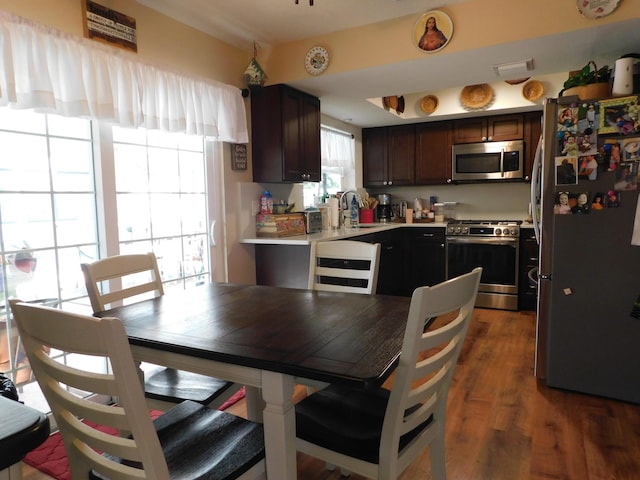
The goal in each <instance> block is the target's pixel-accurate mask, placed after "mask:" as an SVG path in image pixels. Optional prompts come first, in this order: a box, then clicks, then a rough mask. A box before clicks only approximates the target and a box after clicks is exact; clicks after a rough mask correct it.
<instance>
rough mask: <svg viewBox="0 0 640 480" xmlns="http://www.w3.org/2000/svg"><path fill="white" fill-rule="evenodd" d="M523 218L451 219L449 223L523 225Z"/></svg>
mask: <svg viewBox="0 0 640 480" xmlns="http://www.w3.org/2000/svg"><path fill="white" fill-rule="evenodd" d="M521 224H522V220H449V221H448V222H447V225H521Z"/></svg>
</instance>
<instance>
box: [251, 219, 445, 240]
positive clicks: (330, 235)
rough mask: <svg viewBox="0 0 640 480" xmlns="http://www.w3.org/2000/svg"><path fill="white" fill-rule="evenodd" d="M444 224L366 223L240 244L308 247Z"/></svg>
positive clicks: (254, 238)
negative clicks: (332, 241) (320, 243)
mask: <svg viewBox="0 0 640 480" xmlns="http://www.w3.org/2000/svg"><path fill="white" fill-rule="evenodd" d="M446 226H447V224H446V223H436V222H431V223H367V224H364V225H363V224H361V225H359V226H358V227H355V228H351V227H347V228H345V227H341V228H339V229H337V230H322V231H321V232H318V233H312V234H309V235H293V236H290V237H279V238H272V237H248V238H244V239H242V240H241V241H240V243H248V244H254V245H257V244H261V245H270V244H271V245H310V244H311V242H320V241H326V240H341V239H346V238H352V237H357V236H359V235H367V234H370V233H378V232H385V231H388V230H394V229H397V228H415V227H422V228H435V227H441V228H444V227H446Z"/></svg>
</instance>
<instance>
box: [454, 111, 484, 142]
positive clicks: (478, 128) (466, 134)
mask: <svg viewBox="0 0 640 480" xmlns="http://www.w3.org/2000/svg"><path fill="white" fill-rule="evenodd" d="M486 141H487V117H475V118H465V119H462V120H456V121H455V122H454V123H453V143H476V142H486Z"/></svg>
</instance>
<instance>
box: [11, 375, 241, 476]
mask: <svg viewBox="0 0 640 480" xmlns="http://www.w3.org/2000/svg"><path fill="white" fill-rule="evenodd" d="M244 396H245V390H244V387H242V388H241V389H240V390H239V391H238V392H236V393H235V394H234V395H233V396H232V397H231V398H229V400H227V401H226V402H225V403H223V404H222V405H221V406H220V408H219V410H226V409H227V408H229V407H230V406H231V405H233V404H234V403H236V402H238V401H240V400H242V399H243V398H244ZM149 413H150V414H151V418H154V419H155V418H158V417H159V416H160V415H162V412H160V411H158V410H149ZM87 424H88V425H91V426H93V427H95V428H97V429H98V430H100V431H103V432H106V433H110V434H112V435H116V434H117V431H116V430H114V429H112V428H109V427H103V426H100V425H95V424H92V423H90V422H87ZM22 461H23V462H24V463H26V464H28V465H31V466H32V467H33V468H37V469H38V470H40V471H41V472H42V473H45V474H47V475H49V476H50V477H53V478H55V479H56V480H71V472H70V471H69V462H68V461H67V453H66V451H65V449H64V443H63V442H62V436H61V435H60V433H59V432H57V433H54V434H53V435H50V436H49V438H48V439H47V440H45V442H44V443H43V444H42V445H40V446H39V447H38V448H36V449H35V450H33V451H31V452H29V453H28V454H27V456H26V457H24V459H23V460H22Z"/></svg>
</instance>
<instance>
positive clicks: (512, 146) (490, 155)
mask: <svg viewBox="0 0 640 480" xmlns="http://www.w3.org/2000/svg"><path fill="white" fill-rule="evenodd" d="M451 179H452V180H453V181H454V182H474V181H476V182H477V181H483V180H493V181H501V180H512V181H513V180H524V142H523V141H522V140H512V141H508V142H483V143H465V144H460V145H454V146H453V148H452V155H451Z"/></svg>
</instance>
